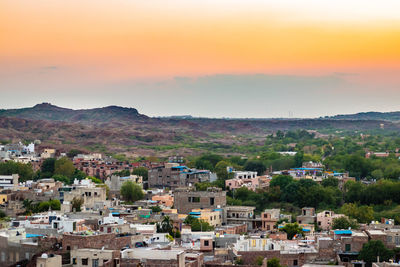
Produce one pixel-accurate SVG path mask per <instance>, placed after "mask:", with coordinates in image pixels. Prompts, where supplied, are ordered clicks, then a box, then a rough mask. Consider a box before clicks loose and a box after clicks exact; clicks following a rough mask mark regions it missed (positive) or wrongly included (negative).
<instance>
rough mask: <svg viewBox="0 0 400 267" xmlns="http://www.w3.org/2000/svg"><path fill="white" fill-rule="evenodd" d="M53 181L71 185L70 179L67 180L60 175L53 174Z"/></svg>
mask: <svg viewBox="0 0 400 267" xmlns="http://www.w3.org/2000/svg"><path fill="white" fill-rule="evenodd" d="M53 179H54V181H60V182H63V183H64V184H71V179H69V178H68V177H67V176H65V175H62V174H55V175H53Z"/></svg>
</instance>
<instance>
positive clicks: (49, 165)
mask: <svg viewBox="0 0 400 267" xmlns="http://www.w3.org/2000/svg"><path fill="white" fill-rule="evenodd" d="M55 163H56V159H55V158H48V159H45V160H44V161H43V163H42V167H41V178H50V177H52V176H53V175H54V168H55Z"/></svg>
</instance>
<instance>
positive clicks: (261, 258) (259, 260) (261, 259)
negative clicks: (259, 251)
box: [255, 256, 264, 266]
mask: <svg viewBox="0 0 400 267" xmlns="http://www.w3.org/2000/svg"><path fill="white" fill-rule="evenodd" d="M263 261H264V257H263V256H258V257H257V258H256V260H255V263H256V265H258V266H261V265H262V264H263Z"/></svg>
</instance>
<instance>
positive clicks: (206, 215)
mask: <svg viewBox="0 0 400 267" xmlns="http://www.w3.org/2000/svg"><path fill="white" fill-rule="evenodd" d="M189 215H192V216H194V217H196V218H198V219H200V220H203V221H205V222H208V223H209V224H210V225H211V226H214V227H215V226H220V225H222V222H223V220H222V210H221V209H217V210H213V209H193V210H192V211H191V212H189Z"/></svg>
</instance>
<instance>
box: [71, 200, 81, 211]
mask: <svg viewBox="0 0 400 267" xmlns="http://www.w3.org/2000/svg"><path fill="white" fill-rule="evenodd" d="M83 203H84V200H83V198H81V197H79V198H78V197H74V198H73V199H72V201H71V205H72V210H73V211H78V212H79V211H81V206H82V205H83Z"/></svg>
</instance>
